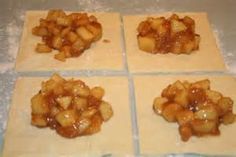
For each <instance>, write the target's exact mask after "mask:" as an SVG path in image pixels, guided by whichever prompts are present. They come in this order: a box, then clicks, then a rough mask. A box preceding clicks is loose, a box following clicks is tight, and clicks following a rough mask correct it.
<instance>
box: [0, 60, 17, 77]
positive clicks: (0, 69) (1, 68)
mask: <svg viewBox="0 0 236 157" xmlns="http://www.w3.org/2000/svg"><path fill="white" fill-rule="evenodd" d="M13 67H14V63H12V62H10V63H1V64H0V74H1V73H5V72H7V71H9V70H11V69H13Z"/></svg>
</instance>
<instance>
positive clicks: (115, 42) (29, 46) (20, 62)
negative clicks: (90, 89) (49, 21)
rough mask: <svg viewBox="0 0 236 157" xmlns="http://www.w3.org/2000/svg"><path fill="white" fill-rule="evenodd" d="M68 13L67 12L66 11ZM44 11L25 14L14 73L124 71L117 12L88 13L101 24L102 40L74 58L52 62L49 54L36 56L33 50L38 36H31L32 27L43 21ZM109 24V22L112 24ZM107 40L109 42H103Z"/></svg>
mask: <svg viewBox="0 0 236 157" xmlns="http://www.w3.org/2000/svg"><path fill="white" fill-rule="evenodd" d="M66 13H69V12H66ZM46 15H47V11H27V12H26V16H25V23H24V29H23V33H22V38H21V44H20V47H19V52H18V55H17V59H16V65H15V68H16V70H17V71H53V70H114V71H120V70H122V69H123V67H124V65H123V60H122V48H121V29H120V15H119V14H118V13H89V15H95V16H96V17H97V19H98V22H100V23H101V24H102V28H103V36H102V38H101V39H100V40H99V41H97V42H95V43H92V45H91V47H90V48H89V49H87V50H85V51H84V53H83V54H82V55H81V56H79V57H76V58H68V59H66V62H61V61H58V60H56V59H54V54H56V53H58V51H56V50H54V51H53V52H52V53H37V52H36V51H35V47H36V45H37V43H39V42H41V37H38V36H34V35H32V28H33V27H35V26H37V25H39V19H40V18H45V17H46ZM111 21H112V23H111ZM104 39H108V40H109V41H110V42H108V43H106V42H103V40H104Z"/></svg>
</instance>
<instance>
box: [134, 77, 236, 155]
mask: <svg viewBox="0 0 236 157" xmlns="http://www.w3.org/2000/svg"><path fill="white" fill-rule="evenodd" d="M205 78H208V79H209V80H210V81H211V89H212V90H216V91H219V92H221V93H222V94H223V95H224V96H228V97H231V98H232V99H233V101H234V113H236V95H235V93H236V78H233V77H230V76H207V75H196V76H194V75H186V76H180V75H179V76H178V75H176V76H170V75H166V76H135V77H134V85H135V97H136V109H137V121H138V129H139V139H140V141H139V143H140V152H141V154H149V155H157V154H170V153H172V154H173V153H198V154H210V155H236V149H235V148H236V147H235V146H236V140H235V138H233V136H234V135H235V132H236V123H234V124H231V125H227V126H225V125H221V126H220V131H221V135H220V136H208V137H202V138H197V137H194V136H192V137H191V138H190V140H189V141H188V142H182V141H181V138H180V135H179V132H178V124H177V123H169V122H167V121H166V120H164V118H163V117H161V116H159V115H157V114H155V113H154V111H153V109H152V105H153V100H154V98H155V97H157V96H160V95H161V92H162V90H163V89H164V88H166V87H167V86H168V85H169V84H171V83H174V82H175V81H176V80H182V81H183V80H188V81H190V82H194V81H197V80H201V79H205Z"/></svg>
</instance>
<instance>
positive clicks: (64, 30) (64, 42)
mask: <svg viewBox="0 0 236 157" xmlns="http://www.w3.org/2000/svg"><path fill="white" fill-rule="evenodd" d="M39 23H40V24H39V26H36V27H34V28H33V29H32V33H33V34H34V35H36V36H40V37H42V43H38V44H37V46H36V52H39V53H49V52H51V51H52V49H55V50H58V51H59V53H58V54H56V55H55V58H56V59H58V60H60V61H65V59H66V58H70V57H77V56H79V55H81V54H82V53H83V52H84V51H85V50H86V49H88V48H89V47H90V45H91V44H92V43H93V42H95V41H98V40H99V39H100V38H101V37H102V26H101V24H100V23H99V22H98V21H97V18H96V17H95V16H93V15H90V16H88V15H87V14H86V13H71V14H69V15H66V13H65V12H64V11H62V10H50V11H49V12H48V15H47V17H46V19H40V21H39Z"/></svg>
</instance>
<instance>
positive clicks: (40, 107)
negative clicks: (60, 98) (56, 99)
mask: <svg viewBox="0 0 236 157" xmlns="http://www.w3.org/2000/svg"><path fill="white" fill-rule="evenodd" d="M46 103H47V102H46V101H45V99H44V97H43V96H42V95H41V94H36V95H35V96H33V98H32V99H31V109H32V113H33V114H46V113H48V112H49V108H48V105H47V104H46Z"/></svg>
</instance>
